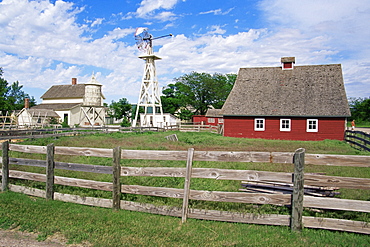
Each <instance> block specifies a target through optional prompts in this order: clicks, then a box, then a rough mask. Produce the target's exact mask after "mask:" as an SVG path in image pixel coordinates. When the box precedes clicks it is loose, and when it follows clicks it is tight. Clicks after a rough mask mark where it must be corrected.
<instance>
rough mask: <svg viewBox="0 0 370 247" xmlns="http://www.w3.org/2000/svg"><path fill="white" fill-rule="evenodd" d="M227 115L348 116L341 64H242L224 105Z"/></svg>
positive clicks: (223, 109)
mask: <svg viewBox="0 0 370 247" xmlns="http://www.w3.org/2000/svg"><path fill="white" fill-rule="evenodd" d="M222 112H223V115H226V116H312V117H315V116H317V117H319V116H329V117H334V116H337V117H347V116H350V110H349V106H348V101H347V97H346V92H345V89H344V83H343V76H342V68H341V65H340V64H331V65H310V66H294V69H291V70H283V69H282V68H281V67H264V68H241V69H240V70H239V74H238V76H237V79H236V82H235V84H234V87H233V89H232V91H231V92H230V95H229V97H228V98H227V100H226V102H225V104H224V106H223V108H222Z"/></svg>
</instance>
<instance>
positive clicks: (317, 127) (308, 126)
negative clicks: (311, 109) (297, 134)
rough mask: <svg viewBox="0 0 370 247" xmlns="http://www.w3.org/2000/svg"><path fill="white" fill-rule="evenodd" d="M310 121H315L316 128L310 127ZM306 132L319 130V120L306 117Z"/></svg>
mask: <svg viewBox="0 0 370 247" xmlns="http://www.w3.org/2000/svg"><path fill="white" fill-rule="evenodd" d="M310 122H315V126H316V128H314V129H310V126H311V125H312V124H311V123H310ZM306 131H307V132H319V120H318V119H307V127H306Z"/></svg>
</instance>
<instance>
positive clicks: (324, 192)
mask: <svg viewBox="0 0 370 247" xmlns="http://www.w3.org/2000/svg"><path fill="white" fill-rule="evenodd" d="M241 185H242V187H243V189H240V191H244V192H249V193H268V194H292V193H293V184H289V183H277V182H255V181H242V183H241ZM338 189H339V187H326V186H310V185H304V194H305V195H309V196H326V197H334V196H336V195H339V194H340V192H337V191H336V190H338Z"/></svg>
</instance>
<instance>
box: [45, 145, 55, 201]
mask: <svg viewBox="0 0 370 247" xmlns="http://www.w3.org/2000/svg"><path fill="white" fill-rule="evenodd" d="M54 151H55V147H54V144H53V143H51V144H49V145H48V146H47V153H46V200H53V199H54V168H55V163H54Z"/></svg>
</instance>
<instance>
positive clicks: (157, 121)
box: [132, 27, 172, 127]
mask: <svg viewBox="0 0 370 247" xmlns="http://www.w3.org/2000/svg"><path fill="white" fill-rule="evenodd" d="M147 30H148V29H147V28H142V27H139V28H137V29H136V32H135V39H136V44H137V46H138V48H139V50H141V51H143V52H145V53H146V54H145V55H143V56H139V58H140V59H143V60H144V61H145V68H144V75H143V78H142V81H141V89H140V93H139V98H138V101H137V105H136V114H135V119H134V121H133V122H132V126H133V127H136V125H137V122H138V118H139V117H140V126H141V127H162V123H163V110H162V103H161V97H160V94H159V93H160V92H159V86H158V80H157V72H156V68H155V60H159V59H161V58H160V57H158V56H156V55H154V53H153V45H152V41H153V40H154V39H159V38H163V37H167V36H172V34H169V35H165V36H161V37H157V38H153V36H152V35H151V34H149V33H148V31H147ZM140 107H142V108H144V113H143V114H141V116H139V109H140Z"/></svg>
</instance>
